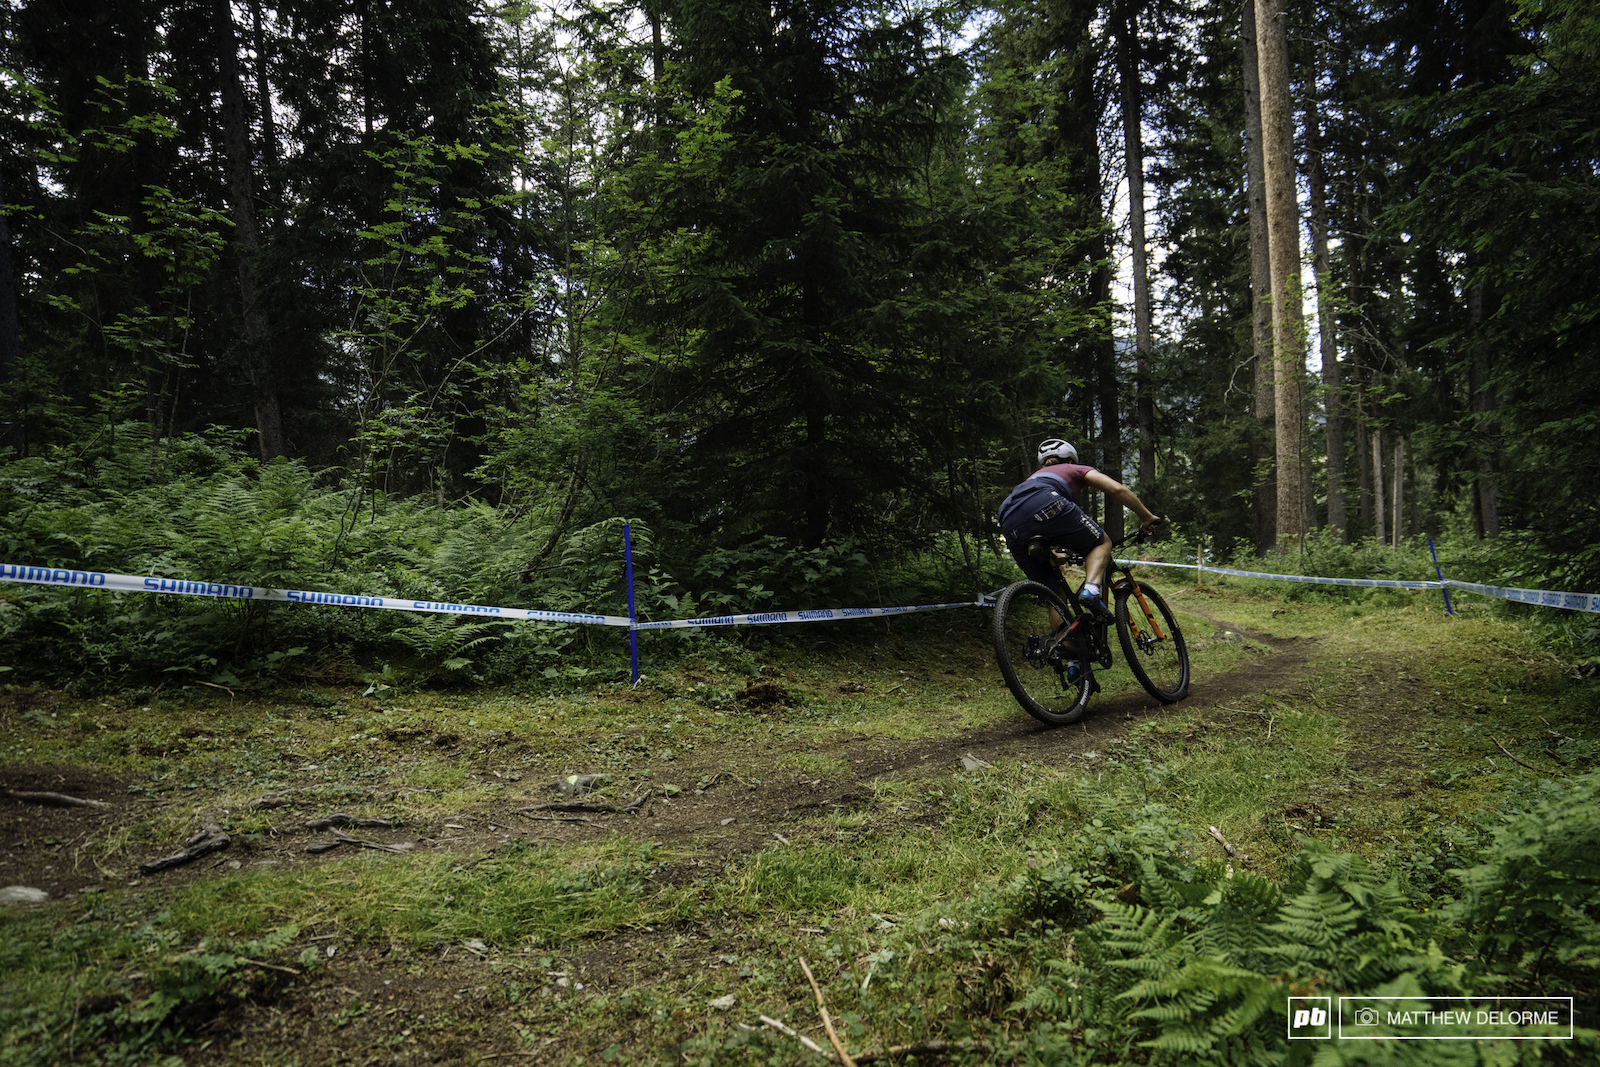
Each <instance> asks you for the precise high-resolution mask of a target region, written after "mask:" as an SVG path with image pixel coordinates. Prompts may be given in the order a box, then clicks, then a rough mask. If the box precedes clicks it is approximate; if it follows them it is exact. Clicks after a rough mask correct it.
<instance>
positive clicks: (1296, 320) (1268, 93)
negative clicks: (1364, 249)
mask: <svg viewBox="0 0 1600 1067" xmlns="http://www.w3.org/2000/svg"><path fill="white" fill-rule="evenodd" d="M1256 50H1257V62H1258V64H1259V65H1258V74H1259V77H1260V80H1261V149H1262V159H1263V162H1264V163H1265V171H1266V174H1265V177H1266V182H1265V186H1266V193H1267V248H1268V250H1269V252H1270V253H1271V257H1272V356H1273V359H1272V366H1273V383H1272V384H1273V410H1274V414H1275V418H1274V425H1273V428H1274V431H1275V432H1276V435H1277V468H1278V525H1277V536H1278V540H1279V541H1283V540H1284V539H1286V538H1302V537H1304V535H1305V532H1306V529H1305V526H1306V524H1305V485H1304V481H1303V478H1302V469H1301V464H1302V462H1303V459H1302V453H1303V452H1304V450H1305V437H1306V429H1305V415H1304V407H1303V405H1304V393H1305V349H1304V347H1303V342H1302V340H1301V337H1302V327H1303V325H1304V322H1303V319H1304V316H1303V315H1302V313H1301V310H1300V213H1299V209H1298V197H1297V191H1296V188H1295V184H1296V183H1295V171H1294V128H1293V125H1292V122H1293V120H1292V116H1291V113H1290V110H1289V41H1288V29H1287V24H1286V22H1285V19H1284V14H1283V3H1282V0H1257V2H1256Z"/></svg>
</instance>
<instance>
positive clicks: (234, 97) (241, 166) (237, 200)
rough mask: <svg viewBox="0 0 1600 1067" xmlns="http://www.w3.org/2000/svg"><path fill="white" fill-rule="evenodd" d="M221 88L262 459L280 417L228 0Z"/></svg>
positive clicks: (272, 449) (274, 447)
mask: <svg viewBox="0 0 1600 1067" xmlns="http://www.w3.org/2000/svg"><path fill="white" fill-rule="evenodd" d="M212 11H213V15H214V18H215V23H216V34H217V58H218V61H219V62H218V65H219V72H220V75H221V89H222V128H223V142H224V144H225V145H226V147H227V152H228V201H229V206H230V207H231V208H232V210H233V237H234V245H235V249H236V251H237V254H238V257H239V303H240V305H241V307H242V310H243V316H244V348H245V366H246V368H247V369H248V370H249V374H250V388H251V393H252V400H253V401H254V404H255V416H256V433H257V436H258V437H259V442H258V444H259V449H260V452H261V458H262V459H263V460H267V461H270V460H273V459H276V458H277V457H279V456H281V455H283V454H284V439H283V413H282V410H281V408H280V407H279V404H278V390H277V383H276V382H275V381H274V380H273V373H272V366H271V363H270V361H269V360H268V358H267V352H266V339H267V321H266V314H265V311H264V309H263V307H262V301H261V293H260V290H259V287H258V285H257V283H256V258H257V256H258V255H259V253H260V246H261V238H260V231H259V229H258V228H257V225H256V206H255V194H254V191H253V189H252V186H253V185H254V181H253V170H254V168H253V165H252V163H251V160H250V127H249V125H248V124H247V122H246V120H245V110H244V88H243V86H242V85H241V84H240V80H239V54H238V47H237V45H236V44H235V38H234V25H233V10H232V7H231V6H230V4H229V0H212Z"/></svg>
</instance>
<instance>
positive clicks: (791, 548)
mask: <svg viewBox="0 0 1600 1067" xmlns="http://www.w3.org/2000/svg"><path fill="white" fill-rule="evenodd" d="M623 528H624V520H623V519H621V518H613V519H607V520H604V521H602V522H599V523H595V524H593V525H589V526H584V527H579V528H576V529H570V530H561V531H553V530H552V529H551V528H550V527H548V526H547V525H543V524H541V523H540V522H539V521H537V520H530V519H527V518H525V517H523V516H522V515H521V514H520V513H517V512H514V511H509V510H500V509H496V508H493V507H490V506H488V505H486V504H482V503H480V502H475V501H470V500H469V501H467V502H465V503H462V504H460V505H458V506H454V507H449V508H444V507H439V506H438V505H437V504H436V502H434V501H432V500H420V499H396V498H391V497H388V496H386V495H384V494H381V493H376V494H374V493H370V492H366V491H359V492H358V491H355V490H351V489H346V488H344V487H342V486H341V485H340V484H339V483H338V481H337V479H336V478H334V477H332V476H330V475H324V474H320V473H318V472H314V471H311V470H309V469H307V468H306V467H305V466H304V465H302V464H299V463H296V462H284V461H279V462H274V463H271V464H265V465H263V464H261V463H259V462H258V461H256V460H255V459H253V458H250V457H249V456H246V455H243V454H242V453H240V452H239V451H237V450H236V448H235V447H234V445H233V444H231V443H230V442H228V441H227V440H223V441H220V442H214V441H207V440H203V439H199V438H182V439H175V440H173V441H163V442H159V443H156V444H155V445H152V444H151V442H150V441H149V440H148V439H147V438H144V437H142V436H140V435H139V434H138V433H136V432H133V431H132V430H131V429H130V428H125V429H124V430H123V431H122V432H120V433H114V434H107V435H105V436H104V437H103V438H96V439H95V440H94V441H93V442H92V444H91V445H90V446H89V447H86V448H84V449H83V450H81V451H80V452H77V453H70V454H68V453H61V454H58V455H56V456H54V457H50V458H39V457H33V458H28V459H24V460H17V461H14V462H11V463H9V464H5V465H3V466H0V545H4V547H5V553H4V559H5V561H6V562H15V563H22V564H30V565H45V566H51V567H67V568H73V569H87V570H98V571H107V572H111V573H125V574H127V573H131V574H146V575H154V576H159V577H171V578H182V579H189V580H204V581H215V582H231V583H238V584H247V585H254V586H258V587H269V588H287V589H303V590H310V591H320V592H335V593H349V594H364V595H375V596H384V597H398V598H402V599H417V600H427V601H438V602H449V603H464V604H483V605H489V606H505V607H532V608H539V609H544V610H550V611H572V612H585V613H596V614H606V615H616V616H623V615H626V614H627V613H628V599H627V587H626V583H625V581H624V568H623V558H624V553H623ZM631 529H632V541H633V556H634V563H635V585H636V591H637V609H638V615H639V617H640V618H641V619H645V620H651V619H668V618H696V617H704V616H707V615H724V614H733V613H741V612H752V611H760V610H765V609H771V608H774V607H779V608H808V607H823V606H855V605H860V604H865V603H871V602H877V603H894V602H897V601H895V600H894V599H893V598H894V597H895V596H897V595H899V594H901V593H903V592H904V587H907V586H916V587H917V588H918V589H919V590H925V589H926V588H927V587H928V586H929V584H930V583H929V581H928V580H927V578H926V575H927V571H926V569H925V568H924V569H918V568H917V567H915V566H910V567H904V566H903V567H899V568H894V567H889V566H886V565H884V564H883V563H882V562H881V561H880V562H878V563H875V562H874V561H873V560H872V559H869V556H868V553H867V552H866V551H864V550H863V549H862V548H861V547H860V546H858V545H856V544H854V543H850V542H840V543H832V544H825V545H821V546H818V547H815V548H806V547H803V546H800V545H797V544H795V543H793V542H790V541H786V540H785V539H783V538H779V537H765V538H761V539H759V540H756V541H754V542H751V543H749V544H745V545H742V546H735V547H722V548H715V549H709V550H703V551H701V550H697V548H696V546H694V545H675V546H670V548H671V549H674V550H669V546H664V545H662V544H661V543H660V542H659V541H658V538H657V536H656V534H655V531H654V530H652V529H651V527H650V526H649V525H648V524H647V523H644V522H641V521H638V520H634V521H633V522H632V523H631ZM886 577H888V578H889V580H890V582H891V583H892V584H894V585H896V586H899V587H901V588H885V578H886ZM919 579H920V581H919ZM944 595H945V596H948V594H947V593H946V594H944ZM885 598H886V599H885ZM775 636H776V635H774V634H772V633H770V632H768V633H766V634H760V635H758V633H757V632H753V631H744V632H742V633H741V635H740V637H739V638H738V640H740V641H752V640H756V641H758V640H771V639H773V638H774V637H775ZM728 640H729V638H728V637H726V636H724V637H722V638H716V637H712V636H708V635H707V634H706V633H705V632H703V631H677V632H674V633H673V634H672V636H671V637H670V638H668V637H663V638H661V639H659V640H657V641H656V642H655V643H654V650H655V654H657V655H659V654H662V653H669V652H670V651H671V650H673V649H674V648H676V649H678V650H688V649H695V650H698V651H701V652H704V651H705V650H706V649H707V648H709V647H711V646H713V645H716V644H718V642H719V641H720V642H726V641H728ZM626 641H627V635H626V633H625V631H623V630H621V629H620V628H617V627H598V626H578V625H562V624H551V623H531V624H529V623H518V622H512V621H509V620H499V619H486V618H479V617H462V616H454V615H431V614H418V615H413V614H409V613H404V612H395V611H359V610H352V609H348V608H340V607H323V606H290V605H284V604H268V603H259V602H251V601H235V600H221V599H207V598H198V597H179V596H150V595H144V594H123V593H110V592H104V591H92V590H83V589H74V588H62V587H55V586H34V585H24V584H15V585H13V584H0V659H3V661H4V662H6V663H7V664H12V665H15V667H14V669H15V670H16V672H17V674H18V675H19V677H17V678H15V679H14V680H19V681H23V680H32V679H39V680H46V681H50V682H53V683H56V684H61V683H72V684H76V685H80V686H85V687H89V688H96V689H98V688H104V687H108V686H113V685H126V684H153V683H156V682H158V681H160V680H164V679H170V680H179V681H181V680H186V679H200V680H203V681H209V682H213V683H217V684H224V685H232V684H235V683H237V682H238V681H240V680H241V679H242V678H246V677H250V676H252V675H262V674H273V673H278V672H282V671H284V670H286V669H289V668H301V669H312V668H316V669H317V670H319V672H320V673H321V675H322V676H323V677H328V676H329V674H330V672H337V671H343V672H345V673H346V674H347V675H354V676H357V677H359V676H361V675H362V674H363V673H364V672H365V673H370V672H372V671H377V670H382V671H384V675H383V677H384V683H383V684H385V685H390V686H403V685H416V684H440V683H449V682H455V681H474V682H502V683H506V682H515V683H526V682H527V681H528V680H530V679H532V680H534V681H535V682H536V683H538V684H561V685H564V684H569V683H572V682H574V681H579V682H592V681H594V680H596V679H598V678H607V679H611V678H623V677H625V676H626V671H627V659H628V658H627V653H626Z"/></svg>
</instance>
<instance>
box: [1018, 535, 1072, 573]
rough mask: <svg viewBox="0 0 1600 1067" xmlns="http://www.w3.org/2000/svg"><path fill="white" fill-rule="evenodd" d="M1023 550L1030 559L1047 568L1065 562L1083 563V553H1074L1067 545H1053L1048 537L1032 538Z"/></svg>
mask: <svg viewBox="0 0 1600 1067" xmlns="http://www.w3.org/2000/svg"><path fill="white" fill-rule="evenodd" d="M1023 548H1024V550H1025V551H1026V552H1027V553H1028V558H1030V559H1034V560H1037V561H1038V562H1040V563H1043V564H1045V565H1046V566H1052V567H1053V566H1055V565H1056V564H1058V563H1061V562H1063V561H1065V562H1067V563H1082V562H1083V555H1082V553H1079V552H1074V551H1073V550H1072V549H1070V548H1068V547H1066V546H1065V545H1052V544H1051V543H1050V540H1049V538H1046V537H1030V538H1028V540H1027V543H1026V544H1025V545H1023Z"/></svg>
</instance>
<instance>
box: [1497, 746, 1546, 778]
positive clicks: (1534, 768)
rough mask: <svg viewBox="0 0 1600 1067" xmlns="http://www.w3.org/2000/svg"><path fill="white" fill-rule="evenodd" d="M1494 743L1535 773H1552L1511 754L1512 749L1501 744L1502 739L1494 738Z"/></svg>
mask: <svg viewBox="0 0 1600 1067" xmlns="http://www.w3.org/2000/svg"><path fill="white" fill-rule="evenodd" d="M1494 743H1495V745H1496V746H1498V747H1499V749H1500V751H1501V752H1504V753H1505V754H1506V755H1507V756H1510V758H1512V759H1514V760H1517V762H1518V763H1520V764H1522V765H1523V766H1524V767H1526V768H1528V770H1530V771H1532V772H1533V773H1535V774H1550V773H1551V772H1549V771H1546V770H1541V769H1540V768H1538V767H1535V766H1534V765H1533V764H1531V763H1529V762H1527V761H1526V760H1520V759H1517V757H1515V756H1512V755H1511V750H1510V749H1509V748H1507V747H1506V746H1504V745H1502V744H1500V739H1499V738H1495V739H1494ZM1551 776H1552V777H1554V775H1551Z"/></svg>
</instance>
